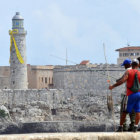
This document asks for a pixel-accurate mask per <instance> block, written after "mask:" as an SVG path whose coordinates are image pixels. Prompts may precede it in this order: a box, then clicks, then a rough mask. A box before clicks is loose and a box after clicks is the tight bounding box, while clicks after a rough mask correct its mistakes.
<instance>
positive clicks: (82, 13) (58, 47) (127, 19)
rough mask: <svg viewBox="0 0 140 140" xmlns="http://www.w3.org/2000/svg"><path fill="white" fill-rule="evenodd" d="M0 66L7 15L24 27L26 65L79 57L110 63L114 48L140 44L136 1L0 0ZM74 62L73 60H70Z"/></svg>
mask: <svg viewBox="0 0 140 140" xmlns="http://www.w3.org/2000/svg"><path fill="white" fill-rule="evenodd" d="M0 2H1V4H0V18H1V20H0V50H1V51H0V52H1V53H0V65H2V66H6V65H9V56H10V51H9V48H10V36H9V34H8V31H9V30H10V29H11V28H12V17H13V16H14V15H15V12H20V14H21V15H22V17H23V18H24V28H25V30H27V36H26V49H27V64H31V65H65V64H66V61H65V58H66V50H67V59H68V65H73V64H75V63H76V64H79V63H80V62H81V61H82V60H90V62H91V63H98V64H100V63H105V58H104V51H103V43H104V44H105V48H106V56H107V62H108V63H110V64H112V63H113V64H116V63H117V58H118V52H116V51H115V50H116V49H118V48H122V47H126V46H127V44H129V45H131V46H140V0H0ZM71 61H72V62H74V63H71Z"/></svg>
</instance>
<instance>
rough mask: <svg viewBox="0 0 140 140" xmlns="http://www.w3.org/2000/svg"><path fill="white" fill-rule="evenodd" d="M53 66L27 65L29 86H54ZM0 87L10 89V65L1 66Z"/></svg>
mask: <svg viewBox="0 0 140 140" xmlns="http://www.w3.org/2000/svg"><path fill="white" fill-rule="evenodd" d="M53 67H54V66H51V65H46V66H32V65H29V64H28V65H27V76H28V88H29V89H43V88H52V86H53ZM0 89H10V67H9V66H0Z"/></svg>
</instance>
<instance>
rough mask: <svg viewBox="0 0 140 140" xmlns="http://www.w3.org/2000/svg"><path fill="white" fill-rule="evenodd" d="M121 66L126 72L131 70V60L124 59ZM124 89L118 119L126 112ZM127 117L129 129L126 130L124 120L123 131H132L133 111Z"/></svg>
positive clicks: (126, 98) (126, 99)
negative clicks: (128, 118)
mask: <svg viewBox="0 0 140 140" xmlns="http://www.w3.org/2000/svg"><path fill="white" fill-rule="evenodd" d="M121 66H124V68H125V70H126V71H127V70H129V69H131V60H130V59H125V60H124V61H123V64H122V65H121ZM120 79H121V78H120ZM120 79H118V80H116V82H118V81H119V80H120ZM125 88H126V89H127V87H126V84H125ZM126 89H125V94H121V97H122V100H121V109H120V118H121V115H122V113H123V112H125V111H126V105H127V101H128V97H127V96H126ZM129 117H130V121H131V123H130V125H129V128H127V124H126V122H127V120H126V119H125V122H124V124H123V131H132V129H133V127H134V123H135V112H134V110H133V111H132V113H130V114H129ZM118 131H120V130H118Z"/></svg>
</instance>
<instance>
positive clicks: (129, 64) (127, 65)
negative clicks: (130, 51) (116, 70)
mask: <svg viewBox="0 0 140 140" xmlns="http://www.w3.org/2000/svg"><path fill="white" fill-rule="evenodd" d="M121 66H124V67H125V69H127V68H130V67H131V60H130V59H125V60H124V61H123V63H122V65H121Z"/></svg>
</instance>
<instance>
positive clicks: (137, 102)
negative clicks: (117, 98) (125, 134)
mask: <svg viewBox="0 0 140 140" xmlns="http://www.w3.org/2000/svg"><path fill="white" fill-rule="evenodd" d="M138 67H139V61H138V60H137V59H134V60H133V61H132V69H129V70H127V71H126V72H125V73H124V75H123V77H122V78H121V79H120V80H119V81H118V82H116V83H115V84H114V85H111V86H109V89H110V90H112V89H113V88H115V87H117V86H120V85H121V84H123V83H125V82H126V84H127V91H126V93H127V96H128V103H127V109H126V111H125V112H123V113H122V115H121V118H120V126H119V130H120V131H121V132H122V131H123V124H124V121H125V118H126V114H127V113H131V112H132V110H133V109H134V110H135V113H136V117H135V125H134V128H133V131H134V132H136V131H137V129H138V123H139V120H140V90H139V91H138V92H136V93H134V92H133V91H132V90H131V88H132V87H133V83H134V80H135V76H136V73H137V76H138V80H139V82H140V72H139V71H138Z"/></svg>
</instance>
